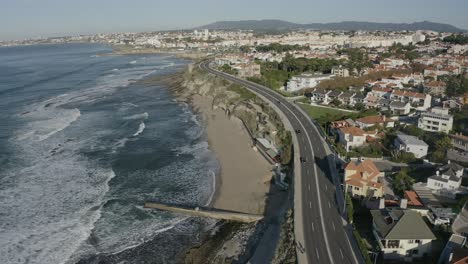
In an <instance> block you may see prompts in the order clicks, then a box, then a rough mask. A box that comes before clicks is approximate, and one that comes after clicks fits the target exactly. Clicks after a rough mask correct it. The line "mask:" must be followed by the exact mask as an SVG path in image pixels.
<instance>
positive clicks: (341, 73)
mask: <svg viewBox="0 0 468 264" xmlns="http://www.w3.org/2000/svg"><path fill="white" fill-rule="evenodd" d="M331 73H332V74H333V75H336V76H338V77H348V76H349V70H348V69H347V68H345V67H343V66H342V65H340V66H334V67H333V68H332V70H331Z"/></svg>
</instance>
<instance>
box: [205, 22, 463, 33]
mask: <svg viewBox="0 0 468 264" xmlns="http://www.w3.org/2000/svg"><path fill="white" fill-rule="evenodd" d="M202 28H203V29H204V28H206V29H224V30H236V29H243V30H255V31H282V30H293V29H321V30H369V31H375V30H381V31H401V30H410V31H415V30H433V31H439V32H466V30H464V29H460V28H457V27H455V26H452V25H449V24H441V23H435V22H429V21H423V22H415V23H375V22H358V21H343V22H338V23H311V24H297V23H291V22H288V21H283V20H275V19H267V20H242V21H218V22H215V23H212V24H208V25H205V26H202V27H198V29H202Z"/></svg>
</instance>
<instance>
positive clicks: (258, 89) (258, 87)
mask: <svg viewBox="0 0 468 264" xmlns="http://www.w3.org/2000/svg"><path fill="white" fill-rule="evenodd" d="M214 71H215V72H217V73H218V74H219V75H222V76H227V75H226V74H222V73H220V72H219V71H216V70H214ZM230 79H231V78H230ZM231 80H234V81H235V82H237V83H241V84H243V85H247V86H248V87H247V88H250V89H251V90H254V91H255V92H257V93H259V94H261V95H262V96H264V97H265V98H267V97H270V98H272V99H273V101H274V100H277V99H276V98H275V96H274V95H271V94H270V93H269V92H268V91H266V90H265V89H268V88H266V87H264V86H261V85H258V84H254V83H251V82H247V81H242V80H239V79H238V78H235V77H232V79H231ZM252 87H255V89H254V88H252ZM270 100H271V99H270ZM283 107H284V108H285V109H286V110H287V111H289V112H290V113H291V114H292V116H294V117H295V118H296V120H298V121H299V124H300V125H301V127H302V128H303V131H306V129H305V126H304V124H303V123H302V122H301V118H299V117H298V116H297V115H296V114H295V113H294V111H292V110H291V109H290V108H289V106H288V105H287V104H283ZM301 116H302V117H303V118H304V116H303V114H301ZM286 118H287V117H286ZM315 131H316V132H317V130H316V128H315ZM317 133H318V132H317ZM305 134H306V137H307V141H308V143H309V147H310V150H311V152H312V157H314V156H315V154H314V148H313V146H312V140H311V138H310V136H309V133H305ZM319 135H320V134H319ZM314 139H315V138H314ZM313 166H314V174H315V175H314V176H315V182H316V184H315V187H316V191H317V192H316V193H317V202H318V205H319V215H320V222H321V225H322V228H323V232H322V235H323V237H324V240H325V246H326V249H327V253H328V256H329V258H330V262H331V263H334V261H333V256H332V253H331V249H330V244H329V242H328V236H327V234H326V229H325V220H324V216H323V208H322V201H321V197H320V188H319V184H318V182H319V180H318V174H317V164H315V163H314V165H313ZM329 206H330V204H329ZM348 243H349V241H348ZM316 250H317V249H316ZM317 253H318V251H317ZM353 253H354V252H353ZM355 259H356V258H355Z"/></svg>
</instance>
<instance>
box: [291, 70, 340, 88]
mask: <svg viewBox="0 0 468 264" xmlns="http://www.w3.org/2000/svg"><path fill="white" fill-rule="evenodd" d="M333 77H335V75H333V74H311V73H303V74H301V75H298V76H293V77H292V78H291V80H289V81H288V83H287V85H286V89H285V90H286V91H289V92H296V91H299V90H302V89H305V88H314V87H315V86H317V84H319V83H320V82H321V81H323V80H330V79H332V78H333Z"/></svg>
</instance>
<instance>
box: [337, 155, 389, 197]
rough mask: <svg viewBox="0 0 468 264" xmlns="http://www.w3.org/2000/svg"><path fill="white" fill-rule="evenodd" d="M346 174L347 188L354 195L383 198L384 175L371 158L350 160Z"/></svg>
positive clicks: (346, 167)
mask: <svg viewBox="0 0 468 264" xmlns="http://www.w3.org/2000/svg"><path fill="white" fill-rule="evenodd" d="M344 171H345V175H344V182H345V190H346V192H348V193H349V194H351V195H352V196H353V197H370V198H381V197H383V196H384V191H383V176H384V173H383V172H381V171H380V170H379V169H378V168H377V167H376V166H375V164H374V162H372V161H371V160H364V161H362V162H356V163H355V162H353V161H351V162H349V163H348V164H346V166H345V168H344Z"/></svg>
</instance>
